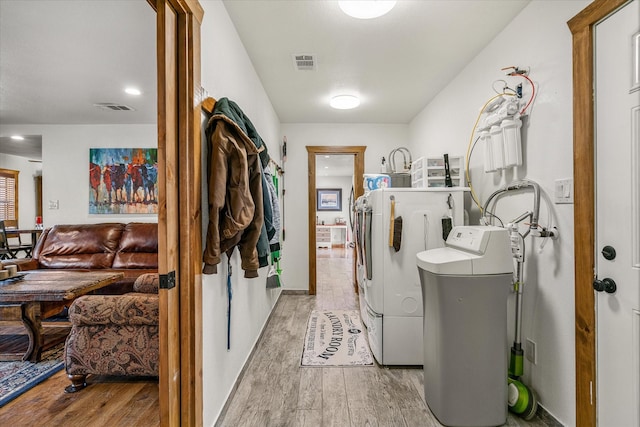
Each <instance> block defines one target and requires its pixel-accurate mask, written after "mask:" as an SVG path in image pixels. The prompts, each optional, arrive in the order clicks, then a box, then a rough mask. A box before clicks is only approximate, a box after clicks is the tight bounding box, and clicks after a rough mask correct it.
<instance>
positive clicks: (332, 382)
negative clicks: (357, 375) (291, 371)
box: [306, 367, 350, 427]
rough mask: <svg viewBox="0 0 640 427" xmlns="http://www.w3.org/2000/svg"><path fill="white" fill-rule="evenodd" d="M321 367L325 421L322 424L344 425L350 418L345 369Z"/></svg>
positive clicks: (323, 419)
mask: <svg viewBox="0 0 640 427" xmlns="http://www.w3.org/2000/svg"><path fill="white" fill-rule="evenodd" d="M306 369H309V368H306ZM321 369H322V421H323V422H322V424H321V425H323V426H332V427H333V426H335V427H338V426H342V425H344V423H345V421H346V420H349V419H350V416H349V404H348V401H347V388H346V386H345V379H344V369H343V368H334V367H332V368H321ZM347 369H350V368H347Z"/></svg>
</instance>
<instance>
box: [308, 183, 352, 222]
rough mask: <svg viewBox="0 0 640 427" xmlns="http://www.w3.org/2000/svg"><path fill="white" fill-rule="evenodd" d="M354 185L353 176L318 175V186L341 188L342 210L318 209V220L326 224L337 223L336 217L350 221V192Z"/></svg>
mask: <svg viewBox="0 0 640 427" xmlns="http://www.w3.org/2000/svg"><path fill="white" fill-rule="evenodd" d="M352 185H353V175H352V176H318V177H316V188H330V189H341V190H342V200H341V205H340V206H341V208H342V210H341V211H318V212H316V217H317V218H318V221H319V222H321V221H324V223H325V224H335V222H336V218H338V217H340V218H344V219H346V220H347V221H349V193H350V192H351V186H352Z"/></svg>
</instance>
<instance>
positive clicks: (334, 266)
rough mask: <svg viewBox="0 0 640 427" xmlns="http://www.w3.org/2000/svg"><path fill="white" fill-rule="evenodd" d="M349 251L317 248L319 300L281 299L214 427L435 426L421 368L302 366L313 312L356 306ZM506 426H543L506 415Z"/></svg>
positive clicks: (539, 421) (301, 298) (311, 297)
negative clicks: (427, 401)
mask: <svg viewBox="0 0 640 427" xmlns="http://www.w3.org/2000/svg"><path fill="white" fill-rule="evenodd" d="M351 265H352V258H351V251H350V250H345V249H344V248H338V249H318V251H317V270H318V282H317V286H316V287H317V296H308V295H291V294H283V295H282V296H281V297H280V300H279V301H278V303H277V305H276V307H275V309H274V312H273V313H272V315H271V319H270V321H269V323H268V324H267V326H266V328H265V331H264V333H263V336H262V338H261V339H260V341H259V343H258V346H257V349H256V351H255V352H254V354H253V356H252V357H251V359H250V361H249V362H248V365H247V367H246V369H245V371H244V373H243V375H242V376H241V379H240V381H239V383H238V385H237V389H236V391H235V394H234V395H233V396H232V399H231V400H230V402H228V403H227V406H226V407H225V410H224V411H223V414H222V415H221V417H220V419H219V420H218V422H217V423H216V426H220V427H251V426H256V427H265V426H278V427H279V426H310V427H311V426H312V427H320V426H323V427H324V426H338V427H350V426H354V427H355V426H358V427H360V426H370V427H374V426H378V427H391V426H404V427H422V426H440V425H441V424H440V423H439V422H438V421H437V420H436V418H435V417H434V416H433V415H432V414H431V412H430V410H429V408H428V407H427V405H426V404H425V403H424V391H423V390H424V388H423V382H422V381H423V374H422V369H421V368H383V367H380V366H378V365H376V366H375V367H362V368H359V367H348V368H336V367H331V368H317V367H313V368H306V367H305V368H303V367H300V356H301V353H302V345H303V340H304V335H305V330H306V325H307V319H308V317H309V314H310V312H311V311H312V310H317V309H347V310H348V309H357V308H358V298H357V295H355V294H354V293H353V286H352V279H351V268H352V267H351ZM506 425H507V426H546V425H547V424H545V423H543V422H542V421H541V420H539V419H534V420H532V422H526V421H524V420H522V419H519V418H514V417H512V416H511V415H509V418H508V421H507V424H506Z"/></svg>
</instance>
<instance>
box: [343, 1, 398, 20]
mask: <svg viewBox="0 0 640 427" xmlns="http://www.w3.org/2000/svg"><path fill="white" fill-rule="evenodd" d="M338 5H339V6H340V9H342V11H343V12H344V13H346V14H347V15H349V16H352V17H354V18H358V19H371V18H377V17H379V16H382V15H384V14H386V13H388V12H389V11H390V10H391V9H393V7H394V6H395V5H396V2H395V0H394V1H386V0H355V1H353V0H352V1H348V0H345V1H339V2H338Z"/></svg>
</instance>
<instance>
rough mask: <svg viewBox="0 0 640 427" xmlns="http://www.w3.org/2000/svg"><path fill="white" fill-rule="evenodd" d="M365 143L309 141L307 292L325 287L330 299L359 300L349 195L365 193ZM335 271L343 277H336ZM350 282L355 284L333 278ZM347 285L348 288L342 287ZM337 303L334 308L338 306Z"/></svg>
mask: <svg viewBox="0 0 640 427" xmlns="http://www.w3.org/2000/svg"><path fill="white" fill-rule="evenodd" d="M365 149H366V147H362V146H344V147H331V146H307V153H308V168H309V182H308V189H309V208H308V209H309V210H308V212H309V295H316V293H317V292H323V294H324V293H325V292H326V293H328V294H329V295H325V296H330V298H326V300H327V301H328V302H327V303H329V302H330V301H332V300H335V303H336V304H339V305H340V304H342V302H343V301H345V299H346V300H349V299H350V298H352V299H353V300H354V302H355V289H356V284H355V274H354V270H355V264H354V261H355V258H354V249H353V245H351V244H350V243H351V242H352V241H353V240H352V239H353V238H352V233H351V224H350V217H349V215H350V210H351V201H354V200H355V199H356V198H357V197H359V196H360V195H362V194H363V192H364V189H363V186H362V180H361V179H357V178H356V177H362V174H363V173H364V151H365ZM336 275H338V276H340V277H336ZM345 279H347V280H346V282H347V283H351V284H352V286H353V289H349V288H348V287H344V285H342V286H341V287H340V288H339V289H334V286H333V285H334V284H336V283H344V282H345ZM343 287H344V289H342V288H343ZM336 307H337V306H333V307H332V308H336Z"/></svg>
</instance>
